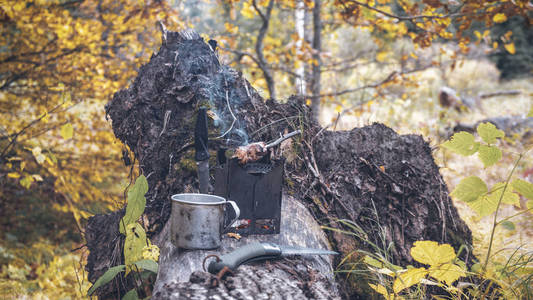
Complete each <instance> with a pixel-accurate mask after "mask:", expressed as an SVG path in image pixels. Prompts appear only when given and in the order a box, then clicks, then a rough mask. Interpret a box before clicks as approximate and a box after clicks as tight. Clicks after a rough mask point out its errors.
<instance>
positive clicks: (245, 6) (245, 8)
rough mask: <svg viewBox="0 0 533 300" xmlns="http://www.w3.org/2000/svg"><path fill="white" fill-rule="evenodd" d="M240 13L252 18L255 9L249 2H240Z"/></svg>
mask: <svg viewBox="0 0 533 300" xmlns="http://www.w3.org/2000/svg"><path fill="white" fill-rule="evenodd" d="M241 14H242V15H243V17H245V18H247V19H253V17H255V10H254V8H253V6H252V5H251V4H250V2H248V1H246V2H243V3H242V9H241Z"/></svg>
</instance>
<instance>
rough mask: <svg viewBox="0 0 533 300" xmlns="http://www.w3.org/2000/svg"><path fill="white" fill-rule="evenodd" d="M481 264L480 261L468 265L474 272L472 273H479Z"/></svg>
mask: <svg viewBox="0 0 533 300" xmlns="http://www.w3.org/2000/svg"><path fill="white" fill-rule="evenodd" d="M481 270H482V269H481V264H480V263H475V264H473V265H472V267H470V271H472V272H474V273H479V272H480V271H481Z"/></svg>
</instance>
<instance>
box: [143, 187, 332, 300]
mask: <svg viewBox="0 0 533 300" xmlns="http://www.w3.org/2000/svg"><path fill="white" fill-rule="evenodd" d="M283 198H284V199H283V201H282V212H281V213H282V216H286V217H285V218H282V221H281V232H280V234H271V235H251V236H247V237H243V238H241V239H239V240H237V239H235V238H231V237H228V236H227V235H226V236H224V238H223V240H222V246H221V247H220V249H217V250H195V251H186V250H180V249H176V247H174V245H173V244H172V243H171V242H170V238H169V235H170V228H169V224H170V222H168V223H167V225H166V226H165V228H164V229H163V230H162V231H161V233H159V234H158V235H157V236H156V237H154V240H153V241H154V243H156V244H157V245H159V246H160V249H161V258H160V260H159V264H160V269H159V273H158V277H157V281H156V283H155V286H154V291H153V293H154V294H153V295H154V296H153V299H189V296H192V295H193V294H194V296H195V297H196V298H195V299H208V297H209V296H212V295H214V294H216V295H218V296H219V297H220V298H221V299H287V297H293V298H295V299H297V298H314V299H338V298H339V296H338V291H337V288H336V284H335V280H334V278H333V267H332V260H331V258H330V257H328V256H309V257H305V258H304V259H283V260H281V261H272V262H269V263H268V264H267V265H266V264H264V263H262V264H261V263H260V264H255V265H252V266H241V267H239V268H238V272H235V274H234V276H231V279H225V280H223V281H222V282H221V283H220V285H219V286H217V287H216V289H214V290H213V288H212V287H211V286H210V282H211V279H213V277H214V276H213V275H210V274H209V273H206V272H205V271H204V272H202V264H203V260H204V258H205V257H207V256H208V255H219V256H220V255H222V254H224V253H227V252H230V251H232V250H235V249H236V248H238V247H241V246H243V245H246V244H250V243H252V242H257V241H259V242H273V243H276V244H279V245H298V246H302V247H308V248H316V249H327V247H328V244H329V243H328V241H327V239H326V236H325V234H324V233H323V232H322V230H321V229H320V226H319V225H318V223H317V222H316V221H315V220H314V219H313V217H312V216H311V214H310V213H309V212H308V211H307V208H306V207H305V206H304V205H303V204H301V203H299V202H298V200H296V199H294V198H293V197H290V196H288V195H285V196H284V197H283ZM293 270H294V272H293ZM191 276H192V277H191ZM198 278H201V279H202V280H198ZM189 283H190V284H189ZM192 285H194V287H193V286H192ZM180 297H181V298H180Z"/></svg>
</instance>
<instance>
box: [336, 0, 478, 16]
mask: <svg viewBox="0 0 533 300" xmlns="http://www.w3.org/2000/svg"><path fill="white" fill-rule="evenodd" d="M341 3H342V5H343V6H344V7H346V3H354V4H357V5H359V6H363V7H366V8H368V9H370V10H373V11H375V12H377V13H380V14H382V15H384V16H387V17H390V18H394V19H398V20H401V21H412V20H416V19H444V18H455V17H463V16H467V15H474V14H465V13H449V14H446V15H441V16H439V15H415V16H398V15H395V14H391V13H388V12H386V11H384V10H381V9H379V8H377V7H375V6H370V5H368V4H366V3H363V2H359V1H356V0H348V1H342V2H341ZM346 8H347V7H346Z"/></svg>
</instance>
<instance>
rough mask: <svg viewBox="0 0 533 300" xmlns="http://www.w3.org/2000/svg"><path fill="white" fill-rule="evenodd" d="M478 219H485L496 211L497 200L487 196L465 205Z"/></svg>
mask: <svg viewBox="0 0 533 300" xmlns="http://www.w3.org/2000/svg"><path fill="white" fill-rule="evenodd" d="M467 204H468V206H470V208H472V209H473V210H474V211H475V212H476V213H477V214H478V215H479V216H480V217H485V216H488V215H490V214H492V213H493V212H495V211H496V208H497V207H498V199H494V197H488V196H487V195H485V196H483V197H479V198H478V199H477V200H476V201H472V202H468V203H467Z"/></svg>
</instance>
